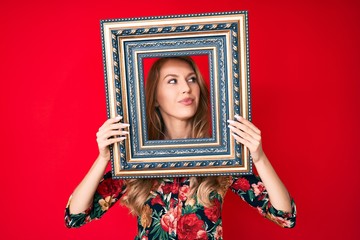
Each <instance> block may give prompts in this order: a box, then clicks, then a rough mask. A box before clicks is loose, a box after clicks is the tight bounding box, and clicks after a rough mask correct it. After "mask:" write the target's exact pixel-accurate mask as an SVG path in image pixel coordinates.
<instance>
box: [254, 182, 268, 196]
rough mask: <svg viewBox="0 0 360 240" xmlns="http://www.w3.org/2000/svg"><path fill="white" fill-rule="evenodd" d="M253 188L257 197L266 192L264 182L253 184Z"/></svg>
mask: <svg viewBox="0 0 360 240" xmlns="http://www.w3.org/2000/svg"><path fill="white" fill-rule="evenodd" d="M251 187H252V188H253V189H254V193H255V196H256V197H257V196H259V195H260V194H262V193H263V192H264V191H265V186H264V184H263V183H262V182H258V184H255V183H253V184H251Z"/></svg>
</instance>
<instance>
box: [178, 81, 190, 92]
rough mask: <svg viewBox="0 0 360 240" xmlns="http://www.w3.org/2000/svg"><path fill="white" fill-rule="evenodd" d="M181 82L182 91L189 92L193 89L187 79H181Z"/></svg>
mask: <svg viewBox="0 0 360 240" xmlns="http://www.w3.org/2000/svg"><path fill="white" fill-rule="evenodd" d="M181 82H182V84H181V85H180V87H181V93H189V92H190V91H191V88H190V86H189V83H188V82H187V81H186V80H184V81H181Z"/></svg>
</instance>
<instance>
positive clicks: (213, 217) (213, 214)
mask: <svg viewBox="0 0 360 240" xmlns="http://www.w3.org/2000/svg"><path fill="white" fill-rule="evenodd" d="M204 212H205V215H206V217H207V218H208V219H209V220H210V221H212V222H216V221H217V220H218V219H219V217H220V216H221V203H220V201H219V199H217V198H215V199H214V200H213V205H212V206H211V207H209V208H207V207H205V210H204Z"/></svg>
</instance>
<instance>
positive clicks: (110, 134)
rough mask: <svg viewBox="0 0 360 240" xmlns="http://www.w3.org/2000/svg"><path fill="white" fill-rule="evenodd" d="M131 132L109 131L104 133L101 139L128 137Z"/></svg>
mask: <svg viewBox="0 0 360 240" xmlns="http://www.w3.org/2000/svg"><path fill="white" fill-rule="evenodd" d="M128 134H129V132H128V131H122V130H108V131H106V132H104V133H103V134H102V135H100V136H99V138H101V139H105V140H106V139H108V138H111V137H116V136H122V137H123V136H126V135H128Z"/></svg>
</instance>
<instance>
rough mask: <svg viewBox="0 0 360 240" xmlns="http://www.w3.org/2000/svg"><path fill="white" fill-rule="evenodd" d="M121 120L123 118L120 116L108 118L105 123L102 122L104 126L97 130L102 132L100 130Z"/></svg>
mask: <svg viewBox="0 0 360 240" xmlns="http://www.w3.org/2000/svg"><path fill="white" fill-rule="evenodd" d="M122 118H123V117H122V116H120V115H119V116H116V117H114V118H109V119H108V120H106V121H105V122H104V124H103V125H102V126H101V127H100V128H99V130H102V129H104V128H106V127H108V126H109V125H111V124H114V123H116V122H119V121H120V120H121V119H122Z"/></svg>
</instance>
